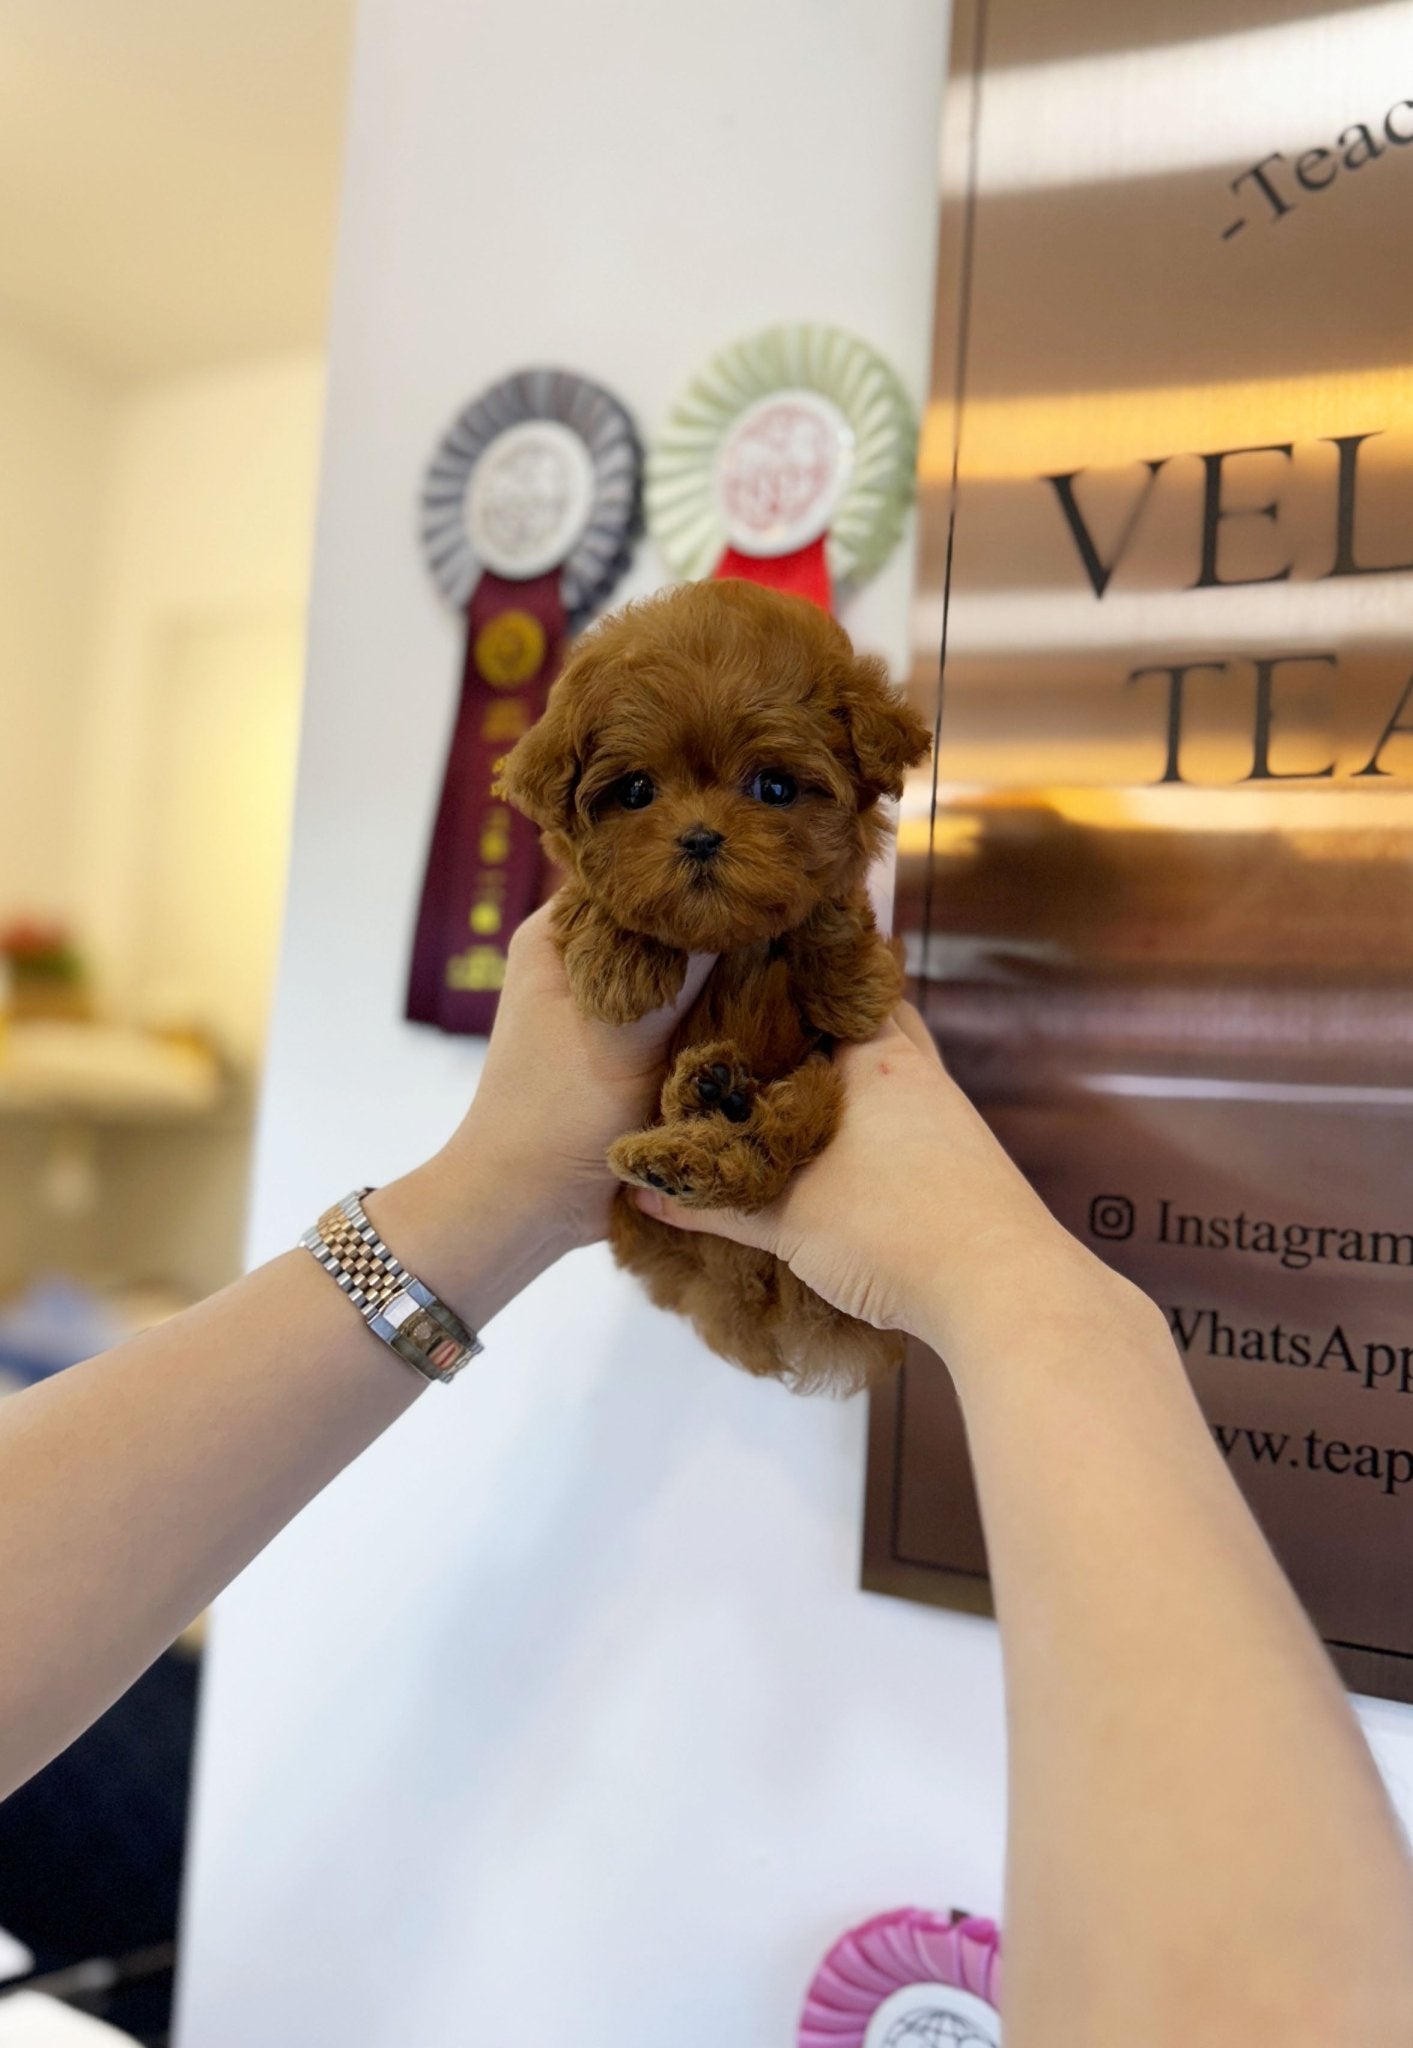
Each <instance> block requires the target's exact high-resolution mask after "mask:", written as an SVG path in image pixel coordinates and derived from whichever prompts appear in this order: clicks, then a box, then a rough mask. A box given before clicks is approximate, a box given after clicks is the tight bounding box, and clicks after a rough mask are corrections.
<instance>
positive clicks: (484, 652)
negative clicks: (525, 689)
mask: <svg viewBox="0 0 1413 2048" xmlns="http://www.w3.org/2000/svg"><path fill="white" fill-rule="evenodd" d="M472 652H473V655H474V657H475V662H476V670H477V673H478V674H479V675H481V676H483V677H484V678H485V680H486V681H487V682H488V683H489V684H490V685H491V686H492V688H493V689H496V690H513V689H514V688H515V686H516V685H517V683H527V682H529V680H530V678H531V676H533V675H537V674H538V673H539V670H540V668H541V667H542V666H543V663H544V658H545V629H544V627H543V626H542V625H541V624H540V622H539V620H538V619H537V618H536V617H535V616H534V614H533V613H532V612H518V611H507V612H497V613H496V615H495V617H494V618H493V619H487V621H486V623H485V625H484V626H482V628H481V630H480V632H479V633H478V634H477V635H476V645H475V647H474V649H473V650H472Z"/></svg>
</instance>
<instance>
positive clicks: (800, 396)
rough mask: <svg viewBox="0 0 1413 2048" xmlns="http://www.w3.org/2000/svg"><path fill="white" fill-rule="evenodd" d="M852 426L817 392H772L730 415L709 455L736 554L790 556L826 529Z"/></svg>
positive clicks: (849, 453)
mask: <svg viewBox="0 0 1413 2048" xmlns="http://www.w3.org/2000/svg"><path fill="white" fill-rule="evenodd" d="M853 459H854V435H853V429H852V428H851V427H850V425H849V423H848V421H847V420H846V419H845V417H844V415H843V413H842V412H840V410H839V408H838V406H836V405H835V404H834V403H833V402H832V401H831V400H830V399H828V398H825V397H824V396H823V395H822V394H821V393H820V392H818V391H772V392H771V393H769V394H768V396H766V397H764V398H760V399H757V400H756V402H755V404H754V405H749V406H747V407H746V410H745V411H744V412H743V413H742V414H741V415H740V417H739V418H738V419H737V420H735V421H734V422H733V424H732V426H731V428H730V431H729V432H728V433H727V435H726V438H725V439H724V441H723V442H722V444H721V449H720V452H719V454H718V456H717V461H716V498H717V507H718V511H719V514H720V518H721V523H722V526H723V527H724V528H725V530H726V537H727V540H728V541H729V542H730V544H731V546H732V547H733V548H735V549H736V550H737V551H738V552H739V553H741V554H743V555H757V556H773V555H788V554H793V553H794V552H795V550H796V549H797V548H802V547H806V546H808V544H809V543H810V541H812V540H818V539H819V537H820V535H821V534H823V533H827V532H828V530H829V523H830V520H831V519H832V518H833V516H834V512H835V508H836V507H837V505H838V503H839V500H840V498H841V497H842V496H843V493H844V489H845V486H846V485H847V483H848V481H849V474H850V471H851V469H852V467H853Z"/></svg>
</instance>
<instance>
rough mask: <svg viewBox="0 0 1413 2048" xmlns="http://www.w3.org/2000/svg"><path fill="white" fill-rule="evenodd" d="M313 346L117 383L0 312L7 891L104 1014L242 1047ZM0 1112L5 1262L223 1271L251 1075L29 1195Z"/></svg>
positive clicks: (254, 1049) (246, 1056)
mask: <svg viewBox="0 0 1413 2048" xmlns="http://www.w3.org/2000/svg"><path fill="white" fill-rule="evenodd" d="M323 400H324V373H323V357H322V355H320V354H317V353H315V352H313V351H307V352H302V353H300V354H297V355H292V356H280V357H267V358H264V359H260V360H257V361H254V362H247V363H240V364H234V365H231V366H229V367H224V368H221V369H217V370H212V371H207V372H203V373H201V374H199V375H192V376H188V377H184V378H181V379H173V380H169V381H167V382H164V383H160V384H155V385H149V386H145V387H143V386H124V387H118V386H110V385H105V384H102V383H100V382H99V381H97V380H96V379H95V378H93V377H91V376H89V375H87V374H86V373H83V372H81V371H78V370H75V369H71V368H69V367H67V366H66V364H65V360H64V358H63V357H62V356H60V355H58V354H57V353H56V352H55V351H54V349H53V348H52V347H51V346H48V345H44V344H41V343H39V342H37V341H34V342H31V341H28V340H26V339H24V338H22V337H20V336H18V335H17V334H15V333H13V332H11V331H9V330H0V451H3V460H0V564H3V568H4V576H5V581H4V588H3V592H2V593H0V917H3V916H6V915H9V914H12V913H15V912H18V911H21V910H38V911H40V912H49V913H54V914H60V915H63V916H65V917H66V918H68V919H69V920H70V921H71V922H72V924H73V926H74V928H75V930H76V932H77V934H78V937H79V940H80V943H81V945H82V947H83V949H84V951H85V953H86V954H87V955H88V956H89V957H90V958H91V959H92V961H93V963H94V965H95V967H96V970H97V980H98V987H99V995H100V1000H101V1002H102V1004H103V1006H104V1008H105V1009H107V1010H109V1011H112V1012H116V1013H117V1014H118V1015H120V1016H121V1015H128V1016H137V1017H140V1018H147V1017H151V1018H153V1019H154V1020H156V1019H160V1020H162V1021H179V1022H181V1023H186V1022H190V1021H194V1022H196V1023H199V1024H201V1025H203V1026H205V1027H206V1028H207V1029H209V1031H210V1032H211V1034H212V1036H213V1037H214V1038H215V1039H216V1040H217V1041H218V1042H219V1043H220V1044H221V1045H222V1046H223V1047H224V1048H225V1049H226V1050H227V1051H228V1052H230V1053H231V1054H232V1055H234V1056H235V1058H236V1059H237V1060H238V1061H239V1062H240V1064H241V1066H242V1068H243V1069H244V1070H245V1071H246V1072H247V1073H248V1072H249V1071H250V1070H252V1069H253V1068H254V1066H255V1064H256V1062H257V1060H258V1056H259V1053H260V1049H261V1046H262V1043H263V1039H264V1034H265V1027H266V1021H267V1014H268V1007H269V998H270V991H271V986H272V984H273V979H274V961H275V951H276V943H277V936H278V920H279V913H280V907H281V900H282V895H283V882H284V871H285V865H286V858H287V850H288V833H289V818H290V811H291V807H292V795H293V781H294V757H295V742H296V732H297V724H298V716H299V702H300V695H301V689H302V683H303V668H304V629H305V610H306V602H307V596H308V585H309V569H310V561H311V558H312V554H313V526H314V498H315V483H316V472H317V464H318V447H319V436H320V429H321V424H322V418H323ZM45 1142H46V1141H45V1139H44V1136H43V1134H42V1133H40V1132H38V1131H36V1130H35V1129H34V1128H33V1127H31V1126H28V1125H17V1124H15V1123H13V1122H9V1123H4V1124H0V1288H6V1287H9V1286H12V1285H15V1284H18V1283H19V1282H21V1281H23V1280H24V1279H25V1278H26V1277H28V1276H29V1275H31V1274H32V1273H34V1272H35V1271H36V1270H40V1269H42V1268H45V1267H50V1266H60V1267H62V1268H63V1269H64V1270H66V1271H69V1272H73V1273H77V1274H79V1275H81V1276H83V1277H84V1278H86V1279H89V1280H92V1281H95V1282H98V1283H100V1284H102V1283H104V1282H107V1281H110V1280H113V1279H119V1280H132V1279H136V1278H142V1279H147V1278H152V1279H157V1280H160V1281H163V1282H165V1283H169V1284H171V1285H173V1286H175V1287H177V1288H178V1289H179V1290H181V1291H183V1292H186V1293H190V1294H193V1295H195V1294H200V1293H203V1292H206V1291H209V1290H210V1289H212V1288H214V1287H218V1286H221V1285H223V1284H224V1283H225V1281H226V1280H228V1279H229V1278H230V1277H231V1275H232V1274H233V1273H234V1272H235V1271H236V1270H237V1268H238V1265H239V1256H240V1243H241V1237H242V1232H243V1228H244V1219H245V1203H246V1192H247V1183H248V1174H249V1158H250V1115H249V1104H248V1099H247V1097H246V1096H245V1095H244V1094H243V1093H237V1095H236V1096H235V1097H234V1099H233V1100H232V1101H231V1103H230V1104H229V1106H228V1108H227V1110H226V1112H225V1113H224V1114H223V1115H222V1116H221V1117H220V1118H219V1120H218V1121H217V1122H216V1123H215V1124H214V1125H203V1126H202V1127H200V1128H196V1127H193V1128H191V1129H175V1130H173V1129H163V1128H158V1127H146V1126H142V1127H129V1128H123V1127H116V1128H114V1129H111V1130H108V1131H105V1132H104V1133H103V1134H102V1136H101V1140H100V1144H99V1152H98V1164H99V1171H100V1179H101V1186H102V1192H103V1207H102V1209H101V1211H99V1212H97V1213H86V1214H83V1215H80V1216H65V1217H58V1216H55V1215H52V1214H50V1213H49V1212H48V1211H46V1210H45V1209H44V1208H43V1207H42V1206H41V1205H40V1204H39V1203H38V1202H37V1201H36V1199H35V1188H36V1185H37V1184H38V1183H39V1181H40V1179H41V1177H42V1168H41V1163H40V1162H41V1159H42V1156H43V1147H44V1143H45Z"/></svg>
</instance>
